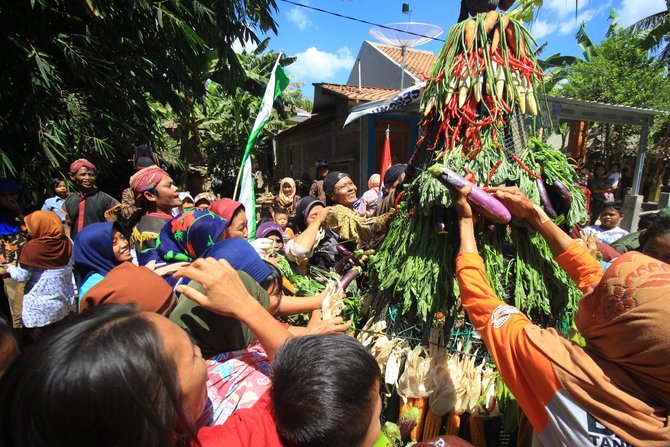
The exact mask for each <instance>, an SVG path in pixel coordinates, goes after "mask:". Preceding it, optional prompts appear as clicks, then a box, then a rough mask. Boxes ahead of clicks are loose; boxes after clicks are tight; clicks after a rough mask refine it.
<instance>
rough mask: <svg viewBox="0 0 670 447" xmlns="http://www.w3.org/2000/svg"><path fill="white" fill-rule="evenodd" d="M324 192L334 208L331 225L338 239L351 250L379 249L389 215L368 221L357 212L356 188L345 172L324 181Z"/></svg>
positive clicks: (329, 218) (328, 223) (329, 224)
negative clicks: (362, 248) (355, 207)
mask: <svg viewBox="0 0 670 447" xmlns="http://www.w3.org/2000/svg"><path fill="white" fill-rule="evenodd" d="M323 190H324V191H325V192H326V197H328V201H327V202H326V203H327V204H330V205H332V206H333V207H334V212H333V213H332V214H331V215H330V216H329V217H328V221H327V225H328V228H330V229H331V230H332V231H333V232H334V233H335V234H337V236H338V239H339V240H340V241H343V243H347V244H349V245H350V249H352V250H353V249H356V248H358V247H360V246H363V245H365V246H373V247H374V246H375V245H376V243H377V242H378V241H379V240H380V239H381V237H382V236H383V235H384V233H385V231H386V223H387V217H388V216H387V215H382V216H378V217H374V218H365V217H361V216H359V215H358V213H357V212H356V210H354V204H355V203H356V201H357V200H358V199H357V196H356V191H357V189H356V185H354V182H353V181H352V180H351V177H349V174H347V173H345V172H331V173H330V174H328V175H327V176H326V178H325V179H324V181H323Z"/></svg>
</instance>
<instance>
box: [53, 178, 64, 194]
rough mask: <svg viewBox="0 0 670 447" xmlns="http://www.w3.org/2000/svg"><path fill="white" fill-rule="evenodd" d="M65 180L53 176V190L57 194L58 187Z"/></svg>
mask: <svg viewBox="0 0 670 447" xmlns="http://www.w3.org/2000/svg"><path fill="white" fill-rule="evenodd" d="M63 182H65V180H63V179H62V178H52V179H51V192H52V193H54V194H56V188H57V187H58V185H59V184H61V183H63Z"/></svg>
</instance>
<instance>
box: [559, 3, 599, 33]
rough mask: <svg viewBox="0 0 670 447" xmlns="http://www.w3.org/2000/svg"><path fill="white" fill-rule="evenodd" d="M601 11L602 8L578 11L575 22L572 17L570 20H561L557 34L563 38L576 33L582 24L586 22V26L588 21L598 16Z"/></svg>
mask: <svg viewBox="0 0 670 447" xmlns="http://www.w3.org/2000/svg"><path fill="white" fill-rule="evenodd" d="M602 10H603V8H598V9H586V10H584V11H579V12H578V13H577V20H575V18H574V16H573V17H572V18H567V19H565V20H563V22H562V23H561V26H559V27H558V34H559V35H563V36H564V35H566V34H571V33H573V32H575V31H577V28H579V27H580V26H581V24H582V22H586V23H587V24H588V23H589V20H591V19H592V18H594V17H595V16H597V15H598V14H600V13H601V12H602ZM587 26H588V25H587Z"/></svg>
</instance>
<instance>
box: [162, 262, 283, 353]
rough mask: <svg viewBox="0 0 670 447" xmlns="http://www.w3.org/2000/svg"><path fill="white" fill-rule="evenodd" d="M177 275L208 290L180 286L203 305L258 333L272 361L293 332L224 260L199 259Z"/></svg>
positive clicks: (179, 290) (179, 288) (182, 291)
mask: <svg viewBox="0 0 670 447" xmlns="http://www.w3.org/2000/svg"><path fill="white" fill-rule="evenodd" d="M174 277H175V278H188V279H191V280H193V281H196V282H198V283H199V284H201V285H202V287H203V288H204V289H205V293H204V294H203V293H200V292H198V291H197V290H195V289H194V288H192V287H190V286H186V285H180V286H178V287H177V292H179V293H183V294H184V295H186V296H187V297H188V298H190V299H192V300H193V301H195V302H196V303H198V304H199V305H201V306H202V307H203V308H205V309H207V310H210V311H212V312H215V313H218V314H220V315H225V316H229V317H233V318H236V319H238V320H240V321H241V322H242V323H244V324H245V325H247V327H248V328H249V329H250V330H251V332H253V333H254V335H255V336H256V338H257V339H258V341H260V343H261V344H262V345H263V348H265V352H266V353H267V355H268V357H269V358H270V359H271V360H272V359H273V358H274V355H275V353H276V352H277V349H279V347H280V346H281V345H282V344H283V343H284V342H285V341H286V340H287V339H289V338H291V337H292V335H291V334H290V333H289V331H288V330H287V329H286V328H285V327H284V326H283V325H282V324H281V323H279V321H277V320H276V319H275V318H274V317H273V316H272V315H270V314H269V313H268V312H267V311H266V310H265V309H264V308H263V306H261V304H260V303H259V302H258V301H256V299H254V298H253V297H252V296H251V295H249V292H247V289H246V288H245V287H244V284H243V283H242V281H241V280H240V277H239V276H238V274H237V272H236V271H235V269H233V268H232V267H231V266H230V264H229V263H228V262H227V261H225V260H224V259H221V260H219V261H217V260H215V259H214V258H204V259H203V258H201V259H197V260H196V261H195V262H193V263H192V264H191V265H190V266H188V267H186V268H184V269H182V270H180V271H178V272H176V273H175V274H174Z"/></svg>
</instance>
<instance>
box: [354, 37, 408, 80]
mask: <svg viewBox="0 0 670 447" xmlns="http://www.w3.org/2000/svg"><path fill="white" fill-rule="evenodd" d="M359 61H360V64H361V86H363V87H379V88H392V89H400V75H401V68H400V65H399V64H396V63H395V62H393V61H392V60H390V59H389V58H388V57H386V56H384V55H383V54H382V53H381V52H380V51H379V50H377V49H376V48H375V47H373V46H372V45H371V44H370V43H369V42H367V41H366V42H363V45H361V49H360V50H359V52H358V58H357V59H356V62H355V63H354V67H353V68H352V69H351V73H350V74H349V79H348V80H347V85H358V64H359ZM414 82H415V81H414V78H412V76H411V75H410V74H409V73H405V87H409V86H410V85H412V84H414Z"/></svg>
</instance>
